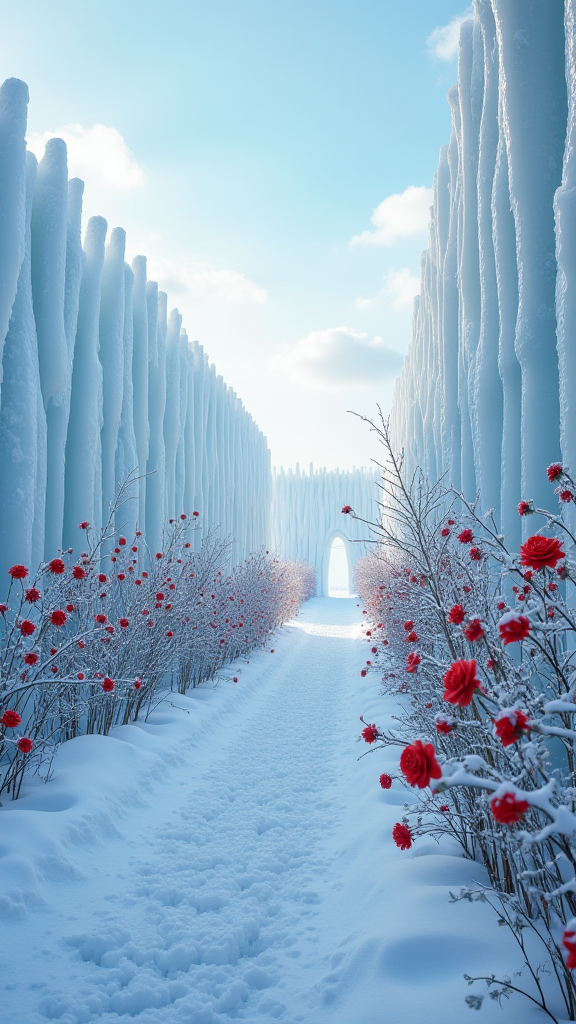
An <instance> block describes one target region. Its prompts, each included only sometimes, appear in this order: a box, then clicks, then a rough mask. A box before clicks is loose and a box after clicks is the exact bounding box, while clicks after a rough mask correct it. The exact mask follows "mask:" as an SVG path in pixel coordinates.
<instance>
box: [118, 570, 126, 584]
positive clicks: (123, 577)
mask: <svg viewBox="0 0 576 1024" xmlns="http://www.w3.org/2000/svg"><path fill="white" fill-rule="evenodd" d="M117 579H119V580H120V582H122V580H125V579H126V576H125V574H124V573H123V572H119V573H118V576H117Z"/></svg>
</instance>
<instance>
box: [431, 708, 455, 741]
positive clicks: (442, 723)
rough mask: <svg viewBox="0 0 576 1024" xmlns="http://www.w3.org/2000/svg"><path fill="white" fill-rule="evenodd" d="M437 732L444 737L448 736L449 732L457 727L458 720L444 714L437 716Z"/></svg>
mask: <svg viewBox="0 0 576 1024" xmlns="http://www.w3.org/2000/svg"><path fill="white" fill-rule="evenodd" d="M435 724H436V731H437V732H439V733H441V734H442V736H447V735H448V733H449V732H452V729H453V728H454V726H455V725H456V719H455V718H451V717H450V715H443V714H442V713H440V714H438V715H436V723H435Z"/></svg>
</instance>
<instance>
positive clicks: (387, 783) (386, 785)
mask: <svg viewBox="0 0 576 1024" xmlns="http://www.w3.org/2000/svg"><path fill="white" fill-rule="evenodd" d="M380 785H381V786H382V789H390V787H391V785H392V779H391V778H390V776H389V775H381V776H380Z"/></svg>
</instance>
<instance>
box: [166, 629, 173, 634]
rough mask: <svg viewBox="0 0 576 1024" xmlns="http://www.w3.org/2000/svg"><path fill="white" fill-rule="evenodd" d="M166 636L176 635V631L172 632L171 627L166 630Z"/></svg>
mask: <svg viewBox="0 0 576 1024" xmlns="http://www.w3.org/2000/svg"><path fill="white" fill-rule="evenodd" d="M166 636H174V633H173V632H172V630H171V629H168V630H166Z"/></svg>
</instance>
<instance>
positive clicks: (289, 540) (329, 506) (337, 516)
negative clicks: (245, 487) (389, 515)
mask: <svg viewBox="0 0 576 1024" xmlns="http://www.w3.org/2000/svg"><path fill="white" fill-rule="evenodd" d="M379 479H380V473H378V472H376V471H375V470H371V469H352V470H348V471H342V470H326V469H316V470H315V469H314V467H313V466H312V465H310V468H309V472H307V473H303V472H301V471H300V467H299V466H296V469H295V470H292V469H289V470H285V469H283V468H281V469H277V470H274V473H273V477H272V542H271V543H272V549H273V551H274V552H275V553H278V554H279V555H280V556H281V557H282V558H287V559H288V560H289V561H295V560H296V559H302V560H303V561H305V562H308V564H309V565H312V566H314V568H315V569H316V579H317V587H318V595H319V596H322V595H327V594H328V567H329V563H330V550H331V547H332V542H333V541H334V540H335V539H336V538H337V537H339V538H341V539H342V540H343V541H344V545H345V547H346V554H347V558H348V569H349V572H350V586H352V571H353V566H354V562H355V561H356V559H357V558H359V557H360V556H361V555H365V554H366V551H367V543H366V542H367V541H370V539H371V533H370V528H369V526H368V525H366V524H367V523H375V522H377V521H378V519H379V513H378V504H377V502H378V497H379V492H378V489H377V485H376V484H377V481H378V480H379ZM345 505H350V506H351V508H352V509H353V510H354V512H355V513H356V515H357V516H359V517H360V519H364V520H365V521H366V522H365V523H362V522H359V521H358V520H357V519H354V518H351V517H350V516H349V515H346V514H343V513H342V508H343V507H344V506H345Z"/></svg>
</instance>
